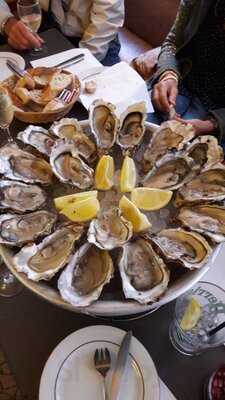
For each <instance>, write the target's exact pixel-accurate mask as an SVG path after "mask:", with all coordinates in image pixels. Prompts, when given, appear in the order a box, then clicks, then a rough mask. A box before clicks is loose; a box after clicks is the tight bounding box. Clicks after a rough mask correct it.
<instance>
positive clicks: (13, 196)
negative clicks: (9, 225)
mask: <svg viewBox="0 0 225 400" xmlns="http://www.w3.org/2000/svg"><path fill="white" fill-rule="evenodd" d="M46 198H47V196H46V194H45V192H44V191H43V190H42V189H41V188H40V187H39V186H37V185H27V184H26V183H22V182H17V181H9V180H2V181H0V210H1V209H3V210H4V209H6V210H7V209H9V210H13V211H16V212H19V213H23V212H26V211H35V210H37V209H38V208H40V207H42V206H43V205H44V203H45V202H46Z"/></svg>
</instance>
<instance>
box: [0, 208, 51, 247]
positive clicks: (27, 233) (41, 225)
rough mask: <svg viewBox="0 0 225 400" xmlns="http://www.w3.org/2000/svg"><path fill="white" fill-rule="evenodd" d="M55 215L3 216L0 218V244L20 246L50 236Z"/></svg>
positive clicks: (39, 213)
mask: <svg viewBox="0 0 225 400" xmlns="http://www.w3.org/2000/svg"><path fill="white" fill-rule="evenodd" d="M56 219H57V217H56V215H55V214H53V213H50V212H48V211H44V210H41V211H35V212H33V213H30V214H24V215H16V214H3V215H1V216H0V243H5V244H7V245H9V246H22V245H23V244H25V243H28V242H32V241H34V240H35V239H37V238H38V237H40V236H45V235H48V234H50V232H51V230H52V228H53V225H54V224H55V222H56Z"/></svg>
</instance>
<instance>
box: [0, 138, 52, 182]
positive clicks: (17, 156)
mask: <svg viewBox="0 0 225 400" xmlns="http://www.w3.org/2000/svg"><path fill="white" fill-rule="evenodd" d="M0 173H1V174H3V175H4V176H5V177H6V178H9V179H14V180H18V181H23V182H25V183H35V182H39V183H42V184H50V183H51V182H52V176H53V173H52V170H51V167H50V165H49V164H48V163H47V162H46V161H45V160H43V159H42V158H39V157H36V156H34V155H33V154H31V153H28V152H26V151H23V150H21V149H20V148H19V147H18V146H17V145H16V144H15V143H12V144H11V143H10V144H7V145H5V146H3V147H2V148H1V149H0Z"/></svg>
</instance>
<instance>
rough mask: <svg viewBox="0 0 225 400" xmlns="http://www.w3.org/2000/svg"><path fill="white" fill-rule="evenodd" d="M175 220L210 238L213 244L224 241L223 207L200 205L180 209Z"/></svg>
mask: <svg viewBox="0 0 225 400" xmlns="http://www.w3.org/2000/svg"><path fill="white" fill-rule="evenodd" d="M177 219H178V220H179V221H180V222H181V223H182V224H183V225H185V226H187V227H188V228H191V229H193V230H194V231H197V232H200V233H202V234H204V235H206V236H208V237H210V238H211V239H212V240H213V241H214V242H216V243H221V242H224V241H225V207H222V206H218V205H216V204H211V205H210V204H200V205H194V206H192V207H182V208H180V209H179V211H178V215H177Z"/></svg>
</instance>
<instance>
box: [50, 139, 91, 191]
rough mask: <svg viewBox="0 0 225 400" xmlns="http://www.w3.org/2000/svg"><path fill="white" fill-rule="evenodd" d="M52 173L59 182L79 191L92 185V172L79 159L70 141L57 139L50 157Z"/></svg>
mask: <svg viewBox="0 0 225 400" xmlns="http://www.w3.org/2000/svg"><path fill="white" fill-rule="evenodd" d="M50 164H51V167H52V170H53V172H54V173H55V175H56V176H57V177H58V178H59V180H60V181H62V182H65V183H69V184H70V185H73V186H76V187H78V188H79V189H88V188H90V187H91V186H92V185H93V183H94V171H93V170H92V169H91V168H90V167H89V166H88V165H87V164H85V162H84V161H83V160H82V159H81V158H80V157H79V155H78V154H77V150H76V146H75V144H74V142H73V141H72V140H69V139H59V140H57V141H56V142H55V145H54V146H53V148H52V152H51V155H50Z"/></svg>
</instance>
